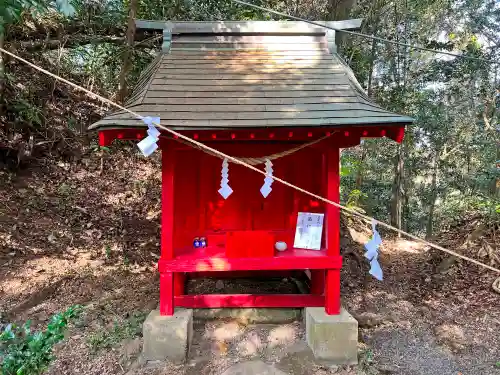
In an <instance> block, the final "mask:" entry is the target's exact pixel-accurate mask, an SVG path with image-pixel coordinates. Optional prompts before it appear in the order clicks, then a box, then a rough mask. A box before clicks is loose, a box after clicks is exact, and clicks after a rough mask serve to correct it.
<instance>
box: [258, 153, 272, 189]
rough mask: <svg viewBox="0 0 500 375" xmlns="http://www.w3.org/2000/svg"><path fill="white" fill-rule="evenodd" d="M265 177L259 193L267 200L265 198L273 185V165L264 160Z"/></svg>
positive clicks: (269, 161)
mask: <svg viewBox="0 0 500 375" xmlns="http://www.w3.org/2000/svg"><path fill="white" fill-rule="evenodd" d="M265 166H266V177H265V178H264V185H262V187H261V188H260V193H261V194H262V196H263V197H264V198H267V196H268V195H269V194H270V193H271V191H272V190H273V189H272V188H271V185H272V184H273V178H272V177H271V176H272V175H273V172H274V170H273V163H271V160H269V159H266V164H265Z"/></svg>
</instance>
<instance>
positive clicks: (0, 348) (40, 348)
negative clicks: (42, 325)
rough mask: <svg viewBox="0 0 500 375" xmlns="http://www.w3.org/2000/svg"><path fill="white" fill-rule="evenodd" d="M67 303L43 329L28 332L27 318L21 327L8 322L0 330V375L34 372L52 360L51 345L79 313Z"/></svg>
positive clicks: (19, 374) (41, 370) (41, 369)
mask: <svg viewBox="0 0 500 375" xmlns="http://www.w3.org/2000/svg"><path fill="white" fill-rule="evenodd" d="M80 309H81V308H80V306H71V307H70V308H68V309H67V310H66V311H64V312H62V313H58V314H55V315H54V316H52V318H51V319H50V322H49V324H48V326H47V328H46V329H45V330H42V331H34V332H33V331H32V330H31V328H30V325H31V321H27V322H26V323H25V324H24V325H22V326H16V325H14V324H8V325H7V326H5V328H4V329H3V331H2V332H1V333H0V363H1V364H0V375H38V374H41V373H43V372H44V371H45V370H46V369H47V367H48V365H49V364H50V362H51V361H52V360H53V359H54V355H53V354H52V351H53V348H54V345H55V344H57V343H58V342H60V341H61V340H63V339H64V332H65V331H66V328H67V326H68V323H69V321H70V320H71V319H72V318H75V317H76V316H77V315H78V314H79V312H80Z"/></svg>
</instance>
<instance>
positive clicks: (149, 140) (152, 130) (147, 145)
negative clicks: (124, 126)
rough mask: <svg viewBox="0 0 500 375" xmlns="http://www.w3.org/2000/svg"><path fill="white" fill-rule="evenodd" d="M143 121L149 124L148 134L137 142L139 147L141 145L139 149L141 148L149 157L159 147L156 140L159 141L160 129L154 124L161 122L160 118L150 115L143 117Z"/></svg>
mask: <svg viewBox="0 0 500 375" xmlns="http://www.w3.org/2000/svg"><path fill="white" fill-rule="evenodd" d="M142 121H143V122H144V123H145V124H146V125H147V126H148V130H147V133H148V136H147V137H146V138H144V139H143V140H142V141H140V142H139V143H138V144H137V147H139V150H141V152H142V154H143V155H144V156H146V157H148V156H149V155H151V154H152V153H153V152H155V150H156V149H157V148H158V144H157V143H156V142H158V138H159V137H160V131H159V130H158V129H156V127H155V126H154V125H153V124H154V123H155V124H159V123H160V118H159V117H149V116H148V117H143V118H142Z"/></svg>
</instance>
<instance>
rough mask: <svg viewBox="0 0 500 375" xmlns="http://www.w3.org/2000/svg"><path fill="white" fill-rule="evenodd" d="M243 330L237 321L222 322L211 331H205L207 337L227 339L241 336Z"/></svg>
mask: <svg viewBox="0 0 500 375" xmlns="http://www.w3.org/2000/svg"><path fill="white" fill-rule="evenodd" d="M242 333H243V330H242V328H241V326H240V325H239V324H238V323H237V322H229V323H223V324H221V325H220V326H219V327H217V328H216V329H214V331H213V332H210V331H208V332H205V335H208V337H213V338H214V339H215V340H217V341H227V340H231V339H234V338H236V337H239V336H241V335H242Z"/></svg>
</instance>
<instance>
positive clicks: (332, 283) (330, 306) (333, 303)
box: [325, 145, 340, 315]
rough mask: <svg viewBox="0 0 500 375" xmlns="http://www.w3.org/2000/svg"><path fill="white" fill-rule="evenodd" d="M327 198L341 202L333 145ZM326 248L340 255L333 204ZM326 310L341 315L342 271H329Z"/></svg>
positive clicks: (328, 210) (336, 211)
mask: <svg viewBox="0 0 500 375" xmlns="http://www.w3.org/2000/svg"><path fill="white" fill-rule="evenodd" d="M326 165H327V189H326V190H327V191H326V197H327V198H328V199H329V200H331V201H333V202H336V203H339V202H340V170H339V169H340V168H339V166H340V149H339V148H338V147H335V146H333V145H332V147H331V148H329V149H328V150H327V151H326ZM325 219H326V230H325V234H326V247H327V254H328V255H330V256H338V255H340V209H339V208H338V207H335V206H333V205H331V204H327V208H326V217H325ZM325 310H326V313H327V314H328V315H336V314H339V313H340V269H336V270H327V271H326V280H325Z"/></svg>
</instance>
